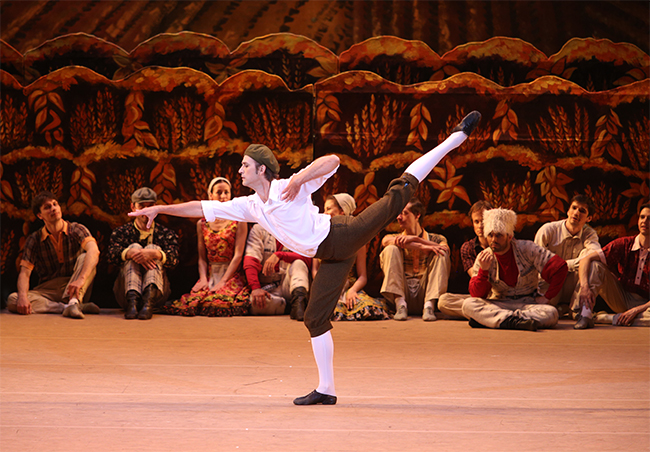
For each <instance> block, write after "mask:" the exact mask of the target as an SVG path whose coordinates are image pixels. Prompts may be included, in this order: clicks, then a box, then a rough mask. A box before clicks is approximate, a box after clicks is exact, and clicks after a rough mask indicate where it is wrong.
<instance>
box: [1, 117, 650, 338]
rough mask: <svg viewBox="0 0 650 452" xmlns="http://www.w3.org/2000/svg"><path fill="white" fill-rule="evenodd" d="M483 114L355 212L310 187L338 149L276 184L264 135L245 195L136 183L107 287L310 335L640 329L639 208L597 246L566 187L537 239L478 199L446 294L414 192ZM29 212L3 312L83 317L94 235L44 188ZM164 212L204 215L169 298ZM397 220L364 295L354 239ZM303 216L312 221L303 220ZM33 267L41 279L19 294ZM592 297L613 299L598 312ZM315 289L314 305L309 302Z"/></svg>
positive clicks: (360, 247)
mask: <svg viewBox="0 0 650 452" xmlns="http://www.w3.org/2000/svg"><path fill="white" fill-rule="evenodd" d="M478 120H480V114H479V113H478V112H472V113H470V114H469V115H468V116H467V117H466V118H464V119H463V122H462V123H461V124H459V125H458V126H457V127H456V128H455V129H454V131H453V133H452V134H451V135H450V137H449V138H448V139H447V140H446V141H444V142H443V143H441V144H440V145H439V146H438V147H436V148H434V149H433V150H432V151H430V152H429V153H427V154H425V155H424V156H422V157H420V158H419V159H418V160H416V161H415V162H413V163H412V164H411V165H410V166H409V167H408V168H407V170H406V172H405V173H404V175H403V176H402V177H401V178H398V179H396V180H394V181H393V182H391V185H390V186H389V188H388V190H387V194H386V195H384V197H383V198H382V199H380V200H379V201H378V202H376V203H375V204H373V205H371V206H370V207H368V208H367V209H365V210H363V211H362V212H359V213H358V216H355V215H354V214H355V211H356V210H357V206H356V203H355V200H354V198H353V197H352V196H350V195H349V194H347V193H337V194H334V195H331V196H328V197H327V198H326V200H325V205H324V213H322V214H320V213H318V209H317V208H316V207H315V206H314V205H313V204H312V202H311V194H312V193H313V192H314V191H316V190H318V189H319V188H320V187H321V186H322V184H323V183H324V181H325V180H327V178H329V177H331V176H332V175H333V174H334V173H335V172H336V170H337V168H338V165H339V160H338V157H336V156H333V155H332V156H325V157H321V158H319V159H317V160H315V161H314V162H313V163H312V164H311V165H309V166H308V167H307V168H305V169H303V170H301V171H300V172H298V173H296V174H294V175H293V176H292V177H291V178H290V179H284V180H279V177H278V174H279V164H278V162H277V160H276V158H275V156H274V154H273V152H272V151H271V150H270V149H268V148H267V147H266V146H264V145H259V144H253V145H251V146H249V147H248V149H247V150H246V152H245V154H244V157H243V160H242V166H241V168H240V170H239V174H240V176H241V177H242V184H243V185H244V186H247V187H249V188H251V189H252V190H253V191H254V193H255V194H254V195H251V196H247V197H241V198H235V199H234V200H233V198H232V185H231V182H230V181H229V180H228V179H226V178H224V177H216V178H214V179H213V180H212V181H211V182H210V184H209V186H208V187H207V194H208V199H209V200H208V201H201V202H199V201H192V202H188V203H182V204H176V205H172V206H163V205H159V204H157V201H158V199H157V195H156V193H155V192H154V191H153V190H152V189H151V188H148V187H142V188H139V189H137V190H136V191H135V192H134V193H133V194H132V195H131V213H130V214H129V216H131V217H134V219H133V220H132V221H129V222H128V223H126V224H124V225H122V226H120V227H118V228H116V229H115V230H114V231H113V232H112V234H111V237H110V243H109V246H108V250H107V256H108V262H109V263H110V264H113V265H114V266H115V267H116V268H118V269H119V274H118V275H117V278H116V280H115V284H114V287H113V291H114V295H115V299H116V301H117V303H118V304H119V305H120V306H121V307H122V308H123V309H124V317H125V318H126V319H136V318H138V319H141V320H148V319H151V317H152V315H153V314H154V313H165V314H170V315H183V316H194V315H203V316H233V315H280V314H288V315H289V316H290V318H291V319H295V320H300V321H303V320H304V321H305V322H306V324H307V326H308V328H310V331H311V330H319V331H320V329H323V328H325V329H328V328H330V326H328V325H329V321H330V320H386V319H390V318H392V319H394V320H396V321H404V320H407V319H408V318H409V316H413V315H420V314H421V315H422V319H423V320H424V321H427V322H430V321H435V320H436V319H437V318H444V319H466V320H468V321H469V325H470V326H472V327H474V328H500V329H516V330H530V331H535V330H537V329H540V328H552V327H554V326H555V325H556V324H557V322H558V319H559V318H560V317H562V316H567V317H569V316H570V317H572V318H573V319H575V325H574V328H575V329H587V328H593V327H594V324H596V323H604V324H611V325H616V326H618V325H620V326H629V325H634V326H649V325H650V301H649V298H650V288H649V286H648V274H649V273H650V260H649V259H648V248H649V246H650V230H649V225H650V219H649V216H650V204H648V203H645V204H642V205H640V206H639V209H638V212H637V213H638V228H639V233H638V234H637V235H636V236H631V237H621V238H618V239H615V240H613V241H612V242H610V243H608V244H607V245H606V246H604V247H601V245H600V243H599V238H598V235H597V234H596V231H594V229H592V228H591V227H590V226H589V225H588V223H589V221H590V220H591V218H592V216H593V215H594V209H595V208H594V204H593V202H592V201H591V199H589V198H588V197H586V196H584V195H576V196H574V197H573V199H572V200H571V202H570V205H569V208H568V211H567V218H566V219H564V220H558V221H552V222H549V223H546V224H544V225H542V227H541V228H539V230H538V231H537V234H536V236H535V240H534V241H531V240H523V239H517V238H515V237H514V235H515V234H514V233H515V228H516V224H517V215H516V213H515V212H513V211H512V210H509V209H504V208H500V207H498V206H492V205H491V204H490V203H489V202H487V201H479V202H477V203H475V204H474V205H473V206H472V207H471V209H470V210H469V217H470V219H471V222H472V225H473V228H474V232H475V233H476V237H473V238H472V239H471V240H468V241H467V242H465V243H463V244H462V246H461V248H460V254H461V261H462V265H463V267H464V270H465V271H466V272H467V274H468V275H469V277H470V280H469V287H468V290H467V292H468V293H465V294H452V293H447V284H448V280H449V277H450V271H451V263H450V248H449V245H448V243H447V239H446V238H445V237H443V236H442V235H439V234H434V233H431V232H427V231H426V230H425V229H424V227H423V226H422V221H423V219H424V216H425V213H426V212H425V207H424V205H423V204H422V202H420V201H419V200H418V199H417V198H415V197H413V193H414V192H415V189H416V188H417V185H418V184H419V182H421V181H422V180H423V179H424V178H425V177H426V175H427V174H428V173H429V172H430V171H431V169H432V168H433V167H434V166H435V165H436V164H437V163H438V162H439V161H440V159H441V158H442V157H443V156H444V155H446V153H448V152H449V151H450V150H452V149H454V148H456V147H458V146H459V145H460V144H461V143H462V142H463V141H464V140H465V139H466V138H467V136H468V135H469V134H470V133H471V131H472V130H473V128H474V127H476V123H477V122H478ZM276 182H277V184H276ZM278 187H279V188H278ZM32 210H33V212H34V214H35V215H36V217H37V218H38V219H40V220H42V221H43V223H44V226H43V227H42V228H41V229H40V230H38V231H36V232H34V233H33V234H31V235H30V236H29V237H28V238H27V240H26V242H25V246H24V250H23V254H22V258H21V261H20V272H19V275H18V282H17V292H14V293H12V294H11V295H9V297H8V299H7V308H8V310H9V311H11V312H16V313H19V314H31V313H60V314H62V315H64V316H66V317H71V318H78V319H82V318H84V315H85V314H98V313H99V312H100V309H99V307H98V306H97V305H96V304H94V303H93V302H91V301H90V295H91V288H92V282H93V278H94V277H95V273H96V270H95V268H96V266H97V262H98V261H99V249H98V246H97V243H96V241H95V239H94V238H93V236H92V234H91V233H90V231H89V230H88V229H87V228H86V227H85V226H83V225H81V224H79V223H71V222H68V221H66V220H64V219H63V217H62V212H61V206H60V205H59V203H58V201H57V199H56V196H55V195H54V194H52V193H50V192H42V193H40V194H39V195H37V196H36V197H35V198H34V199H33V200H32ZM159 213H161V214H170V215H177V216H185V217H201V216H203V218H201V219H200V220H199V221H198V222H197V224H196V232H197V238H198V274H199V279H198V281H197V282H196V284H194V286H193V287H192V289H191V291H190V292H189V293H187V294H185V295H183V296H181V297H180V299H177V300H170V295H171V287H170V283H169V279H168V275H167V270H169V269H172V268H174V267H175V266H176V265H177V264H178V262H179V246H178V236H177V235H176V233H175V232H174V231H172V230H170V229H169V228H166V227H165V226H163V225H162V224H160V222H156V221H154V219H155V217H156V216H157V215H158V214H159ZM220 214H221V215H222V216H227V217H229V218H230V219H222V218H220V217H219V215H220ZM395 218H396V219H397V223H398V224H399V227H400V229H401V232H400V233H398V234H387V235H385V236H384V237H383V239H382V241H381V246H382V250H381V253H380V256H379V260H380V262H379V264H380V266H381V269H382V271H383V281H382V285H381V290H380V295H381V296H378V297H373V296H371V295H369V294H368V293H366V292H365V291H364V290H363V289H364V287H365V286H366V284H367V282H368V271H367V262H366V254H367V248H366V245H365V244H366V243H367V242H368V241H369V240H371V239H372V238H373V237H375V236H376V235H377V233H379V232H381V231H382V230H383V229H384V228H386V227H387V226H388V225H389V224H390V223H391V222H392V221H393V220H394V219H395ZM251 219H255V220H256V221H251ZM305 221H307V222H311V223H309V224H308V225H307V226H305ZM249 225H252V227H250V230H249ZM302 229H305V231H304V232H301V231H302ZM348 240H349V244H348V245H346V241H348ZM330 242H331V243H330ZM334 242H336V243H334ZM287 243H289V244H292V243H293V244H294V246H293V247H287V246H285V245H284V244H287ZM291 248H294V249H291ZM337 256H338V257H337ZM324 269H325V270H324ZM33 270H36V272H37V274H38V276H39V278H40V279H39V284H38V285H37V286H36V287H34V288H33V289H31V290H30V287H29V285H30V276H31V273H32V271H33ZM323 272H324V274H323V275H320V277H319V274H320V273H323ZM345 275H347V278H346V277H345ZM328 281H334V282H335V284H332V283H329V282H328ZM312 292H316V295H314V293H312ZM598 296H600V297H601V298H602V300H604V303H606V305H607V307H608V308H609V309H607V310H601V311H599V312H594V311H596V309H595V307H596V302H597V297H598ZM314 298H316V299H317V300H320V301H319V303H320V304H319V307H318V308H315V307H312V308H311V309H309V305H310V304H311V303H312V302H313V299H314ZM337 298H338V302H336V303H335V301H336V299H337ZM334 303H335V304H336V306H335V307H334ZM600 306H601V307H604V305H603V304H602V303H601V304H600ZM307 311H309V312H308V315H305V313H306V312H307ZM436 314H437V315H436ZM323 316H325V317H324V318H321V317H323ZM314 319H316V320H314ZM311 322H313V323H311Z"/></svg>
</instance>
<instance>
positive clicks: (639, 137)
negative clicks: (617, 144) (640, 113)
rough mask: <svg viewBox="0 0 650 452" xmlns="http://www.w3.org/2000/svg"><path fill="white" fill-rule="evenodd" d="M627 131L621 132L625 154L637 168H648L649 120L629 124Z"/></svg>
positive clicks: (633, 166)
mask: <svg viewBox="0 0 650 452" xmlns="http://www.w3.org/2000/svg"><path fill="white" fill-rule="evenodd" d="M626 130H627V133H625V132H621V144H622V145H623V149H625V155H627V156H628V158H629V159H630V164H631V165H632V168H634V169H635V170H640V169H646V170H647V168H648V143H650V128H649V127H648V123H647V120H645V119H644V120H643V121H635V122H631V123H629V124H628V126H627V128H626Z"/></svg>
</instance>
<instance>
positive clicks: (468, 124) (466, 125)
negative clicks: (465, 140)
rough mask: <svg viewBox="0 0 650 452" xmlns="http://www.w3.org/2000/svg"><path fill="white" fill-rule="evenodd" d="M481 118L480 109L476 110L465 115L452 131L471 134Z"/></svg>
mask: <svg viewBox="0 0 650 452" xmlns="http://www.w3.org/2000/svg"><path fill="white" fill-rule="evenodd" d="M480 120H481V114H480V113H479V112H478V111H476V110H474V111H473V112H471V113H470V114H468V115H467V116H465V117H464V118H463V120H462V121H461V122H460V124H458V125H457V126H456V127H454V129H453V130H452V131H451V132H452V133H453V132H463V133H464V134H465V135H467V136H469V134H470V133H472V132H473V131H474V129H475V128H476V126H477V125H478V122H479V121H480Z"/></svg>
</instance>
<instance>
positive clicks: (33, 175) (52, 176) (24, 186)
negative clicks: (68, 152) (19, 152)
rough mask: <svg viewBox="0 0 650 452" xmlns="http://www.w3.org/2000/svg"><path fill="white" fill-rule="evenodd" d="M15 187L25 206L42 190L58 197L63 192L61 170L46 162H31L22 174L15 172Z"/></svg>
mask: <svg viewBox="0 0 650 452" xmlns="http://www.w3.org/2000/svg"><path fill="white" fill-rule="evenodd" d="M16 187H17V188H18V193H19V194H20V198H19V199H20V200H21V201H22V203H21V204H22V205H23V206H25V207H28V206H29V205H30V204H31V202H32V199H33V198H34V197H35V196H36V195H37V194H39V193H40V192H42V191H50V192H52V193H54V195H55V196H57V198H60V197H61V195H62V194H63V170H62V169H61V167H60V166H58V165H57V166H55V167H52V165H51V164H49V163H47V162H40V163H31V164H30V165H29V166H28V167H27V171H26V172H25V173H24V174H21V173H16Z"/></svg>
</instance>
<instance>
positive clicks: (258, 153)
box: [244, 144, 280, 174]
mask: <svg viewBox="0 0 650 452" xmlns="http://www.w3.org/2000/svg"><path fill="white" fill-rule="evenodd" d="M244 155H247V156H249V157H250V158H252V159H253V160H255V161H256V162H257V163H259V164H260V165H264V166H266V167H267V168H268V169H269V170H271V172H272V173H273V174H278V173H280V164H279V163H278V159H276V158H275V155H273V151H271V150H270V149H269V148H267V147H266V146H264V145H263V144H251V145H250V146H248V148H246V151H244Z"/></svg>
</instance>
